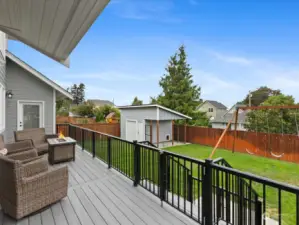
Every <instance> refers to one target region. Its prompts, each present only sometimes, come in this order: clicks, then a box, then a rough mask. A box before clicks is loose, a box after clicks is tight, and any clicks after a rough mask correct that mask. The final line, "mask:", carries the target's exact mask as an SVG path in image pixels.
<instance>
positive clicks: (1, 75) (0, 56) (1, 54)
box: [0, 31, 6, 85]
mask: <svg viewBox="0 0 299 225" xmlns="http://www.w3.org/2000/svg"><path fill="white" fill-rule="evenodd" d="M5 48H6V36H5V34H4V33H3V32H1V31H0V83H1V84H2V85H5V51H6V49H5Z"/></svg>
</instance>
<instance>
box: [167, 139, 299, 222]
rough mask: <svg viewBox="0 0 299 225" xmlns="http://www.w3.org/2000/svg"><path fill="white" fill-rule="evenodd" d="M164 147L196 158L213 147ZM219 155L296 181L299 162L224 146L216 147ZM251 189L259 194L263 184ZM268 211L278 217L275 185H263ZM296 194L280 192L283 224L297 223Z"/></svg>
mask: <svg viewBox="0 0 299 225" xmlns="http://www.w3.org/2000/svg"><path fill="white" fill-rule="evenodd" d="M165 150H167V151H171V152H174V153H177V154H181V155H186V156H190V157H193V158H197V159H206V158H208V157H209V155H210V153H211V151H212V148H211V147H207V146H201V145H195V144H191V145H182V146H175V147H169V148H166V149H165ZM218 157H222V158H224V159H225V160H226V161H227V162H229V164H231V166H232V167H233V168H235V169H239V170H241V171H244V172H250V173H253V174H256V175H259V176H263V177H267V178H270V179H273V180H276V181H281V182H283V183H289V184H293V185H297V186H298V185H299V165H298V164H295V163H288V162H284V161H279V160H273V159H268V158H264V157H257V156H252V155H249V154H242V153H232V152H231V151H227V150H224V149H218V150H217V152H216V154H215V155H214V157H213V158H214V159H216V158H218ZM253 187H254V189H255V190H256V191H257V192H258V194H259V195H260V196H261V197H262V193H263V189H262V185H260V184H257V183H254V184H253ZM266 201H267V213H268V216H269V217H271V218H274V219H277V217H278V216H277V215H278V212H277V206H278V191H277V189H274V188H267V189H266ZM295 218H296V197H295V195H294V194H289V193H286V192H282V221H283V224H295V223H296V219H295Z"/></svg>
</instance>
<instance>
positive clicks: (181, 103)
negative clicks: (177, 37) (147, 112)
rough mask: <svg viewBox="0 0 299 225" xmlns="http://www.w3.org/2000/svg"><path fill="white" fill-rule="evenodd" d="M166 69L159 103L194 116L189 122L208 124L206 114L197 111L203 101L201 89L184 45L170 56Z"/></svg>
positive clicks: (161, 84) (161, 83)
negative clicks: (192, 72) (194, 78)
mask: <svg viewBox="0 0 299 225" xmlns="http://www.w3.org/2000/svg"><path fill="white" fill-rule="evenodd" d="M165 70H166V73H165V74H164V75H163V77H162V78H161V80H160V82H159V85H160V86H161V88H162V93H161V94H160V95H159V96H158V97H157V99H156V101H157V103H158V104H161V105H163V106H165V107H167V108H170V109H173V110H176V111H178V112H180V113H183V114H186V115H188V116H190V117H192V118H193V120H192V121H188V122H189V124H192V125H204V126H206V125H208V124H209V120H208V118H207V116H206V114H205V113H202V112H199V111H197V107H198V105H199V104H200V102H201V99H200V94H201V89H200V87H199V86H198V85H196V84H194V82H193V76H192V74H191V67H190V65H189V64H188V63H187V55H186V52H185V46H184V45H182V46H180V48H179V50H178V52H176V53H175V54H174V55H173V56H171V57H170V60H169V63H168V66H167V67H166V69H165ZM154 100H155V98H152V102H154Z"/></svg>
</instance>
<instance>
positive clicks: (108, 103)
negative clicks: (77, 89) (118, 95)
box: [88, 99, 114, 107]
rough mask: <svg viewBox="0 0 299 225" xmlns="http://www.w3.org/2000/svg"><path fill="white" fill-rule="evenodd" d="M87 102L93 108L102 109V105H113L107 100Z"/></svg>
mask: <svg viewBox="0 0 299 225" xmlns="http://www.w3.org/2000/svg"><path fill="white" fill-rule="evenodd" d="M88 101H90V102H92V103H93V104H94V105H95V107H102V106H104V105H109V106H114V103H113V102H111V101H109V100H100V99H88Z"/></svg>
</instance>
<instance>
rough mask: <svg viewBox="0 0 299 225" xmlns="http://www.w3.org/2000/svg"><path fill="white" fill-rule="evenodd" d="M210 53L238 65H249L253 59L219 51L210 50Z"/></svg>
mask: <svg viewBox="0 0 299 225" xmlns="http://www.w3.org/2000/svg"><path fill="white" fill-rule="evenodd" d="M210 54H211V55H213V56H214V57H216V58H217V59H218V60H220V61H223V62H226V63H233V64H239V65H251V64H252V63H253V61H251V60H249V59H247V58H245V57H240V56H232V55H226V54H223V53H220V52H215V51H210Z"/></svg>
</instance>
